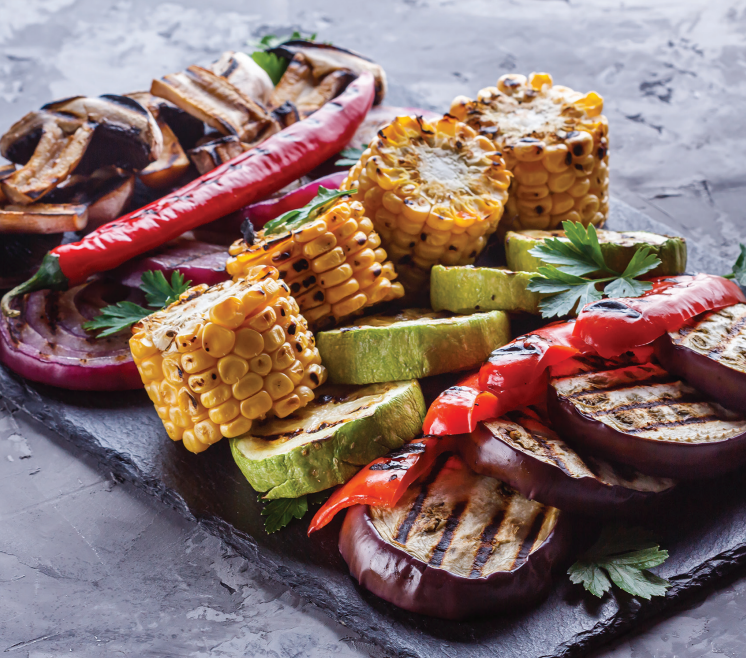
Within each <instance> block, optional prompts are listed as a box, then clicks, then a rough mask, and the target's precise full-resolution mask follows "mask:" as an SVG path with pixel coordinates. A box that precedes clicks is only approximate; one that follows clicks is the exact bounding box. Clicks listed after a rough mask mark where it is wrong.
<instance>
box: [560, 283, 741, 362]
mask: <svg viewBox="0 0 746 658" xmlns="http://www.w3.org/2000/svg"><path fill="white" fill-rule="evenodd" d="M744 302H746V297H744V295H743V293H742V292H741V289H740V288H739V287H738V286H737V285H736V284H735V283H734V282H732V281H728V280H727V279H724V278H722V277H719V276H713V275H711V274H697V275H696V276H678V277H670V278H657V279H653V288H652V289H651V290H649V291H648V292H646V293H644V294H643V295H642V296H641V297H634V298H621V299H604V300H601V301H599V302H594V303H592V304H588V305H587V306H585V307H584V308H583V310H582V311H581V312H580V314H579V315H578V320H577V322H576V323H575V329H574V331H573V335H574V337H575V338H576V339H577V340H579V341H582V342H583V343H585V344H586V345H587V346H588V347H589V348H590V349H592V350H595V351H596V352H597V353H598V354H599V355H600V356H602V357H604V358H609V357H613V356H617V355H619V354H623V353H624V352H626V351H628V350H630V349H633V348H635V347H639V346H641V345H647V344H648V343H652V342H653V341H654V340H655V339H656V338H658V337H659V336H662V335H663V334H664V333H666V332H667V331H675V330H676V329H678V328H679V327H680V326H681V325H682V324H684V322H686V321H687V320H688V319H689V318H691V317H694V316H695V315H699V314H700V313H704V312H705V311H711V310H715V309H719V308H724V307H726V306H731V305H732V304H739V303H744Z"/></svg>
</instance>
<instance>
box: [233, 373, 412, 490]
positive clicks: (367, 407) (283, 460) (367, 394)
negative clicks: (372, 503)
mask: <svg viewBox="0 0 746 658" xmlns="http://www.w3.org/2000/svg"><path fill="white" fill-rule="evenodd" d="M316 394H317V395H316V399H315V400H313V401H312V402H309V403H308V405H307V406H305V407H303V409H299V410H298V411H296V412H295V413H293V414H291V415H289V416H287V417H285V418H272V419H270V420H269V421H267V422H266V423H263V424H262V425H261V426H259V427H254V428H252V430H251V433H249V434H244V435H243V436H240V437H237V438H235V439H231V441H230V444H231V452H232V453H233V458H234V459H235V461H236V464H238V467H239V468H240V469H241V471H242V472H243V474H244V475H245V476H246V479H247V480H248V481H249V484H250V485H251V486H252V487H253V488H254V489H256V490H257V491H261V492H267V494H266V495H265V496H264V497H265V498H266V499H273V498H298V497H299V496H303V495H305V494H308V493H315V492H317V491H323V490H324V489H328V488H329V487H333V486H335V485H337V484H343V483H344V482H346V481H347V480H349V479H350V478H351V477H352V476H353V475H354V474H355V473H356V472H357V471H358V470H359V469H360V468H361V467H363V466H365V465H366V464H369V463H370V462H371V461H373V460H374V459H376V458H378V457H381V456H382V455H385V454H386V453H387V452H389V451H390V450H393V449H395V448H398V447H400V446H401V445H402V444H403V443H404V442H405V441H409V440H410V439H412V438H414V437H415V436H417V434H418V433H419V432H420V430H421V429H422V421H423V419H424V417H425V400H424V399H423V397H422V391H421V390H420V385H419V384H418V383H417V382H416V381H403V382H393V383H387V384H374V385H372V386H364V387H358V388H350V387H345V388H341V387H336V386H325V387H323V388H320V389H318V390H317V391H316Z"/></svg>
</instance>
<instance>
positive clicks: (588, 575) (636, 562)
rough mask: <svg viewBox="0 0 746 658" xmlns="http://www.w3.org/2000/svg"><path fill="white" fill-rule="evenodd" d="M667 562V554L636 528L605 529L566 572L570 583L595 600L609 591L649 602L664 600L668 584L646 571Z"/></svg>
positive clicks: (618, 527)
mask: <svg viewBox="0 0 746 658" xmlns="http://www.w3.org/2000/svg"><path fill="white" fill-rule="evenodd" d="M667 559H668V551H665V550H661V549H660V547H659V546H658V545H657V544H656V543H655V542H654V541H653V540H652V539H651V538H650V537H649V535H648V534H647V533H646V532H645V531H644V530H642V529H640V528H630V529H625V528H623V527H621V526H606V527H604V529H603V530H602V532H601V536H600V537H599V538H598V541H596V543H595V544H594V545H593V546H592V547H591V548H590V549H589V550H588V551H587V552H586V553H585V554H584V555H581V556H580V558H579V559H578V561H577V562H575V564H573V565H572V566H571V567H570V568H569V569H568V571H567V573H568V575H569V576H570V581H571V582H573V583H574V584H576V585H580V584H582V585H583V587H585V589H586V590H588V591H589V592H590V593H591V594H593V595H594V596H597V597H599V598H600V597H601V596H603V595H604V594H605V593H606V592H608V591H609V590H610V589H611V585H612V583H613V584H614V585H616V586H617V587H619V588H620V589H622V590H624V591H625V592H628V593H629V594H632V596H639V597H640V598H643V599H647V600H650V598H651V597H652V596H665V594H666V590H667V589H668V588H669V587H670V586H671V584H670V583H669V582H668V581H667V580H665V579H664V578H661V577H660V576H656V575H655V574H653V573H651V572H650V571H648V569H652V568H653V567H657V566H659V565H661V564H663V562H665V561H666V560H667Z"/></svg>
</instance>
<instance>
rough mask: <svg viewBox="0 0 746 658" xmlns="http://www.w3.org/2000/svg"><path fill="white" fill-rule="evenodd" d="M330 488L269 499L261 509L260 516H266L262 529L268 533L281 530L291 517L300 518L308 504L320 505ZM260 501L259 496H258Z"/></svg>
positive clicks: (327, 496)
mask: <svg viewBox="0 0 746 658" xmlns="http://www.w3.org/2000/svg"><path fill="white" fill-rule="evenodd" d="M331 493H332V492H331V490H330V489H328V490H326V491H317V492H316V493H312V494H308V495H305V496H301V497H300V498H276V499H275V500H270V501H268V502H267V504H266V505H265V506H264V509H263V510H262V516H266V517H267V519H266V520H265V521H264V529H265V530H266V531H267V533H268V534H270V535H271V534H272V533H273V532H277V531H278V530H282V528H284V527H285V526H286V525H287V524H288V523H290V522H291V521H292V520H293V519H302V518H303V516H304V515H305V514H306V512H308V506H309V505H321V504H322V503H324V502H325V501H326V499H327V498H329V496H330V495H331ZM259 500H260V501H261V497H260V498H259Z"/></svg>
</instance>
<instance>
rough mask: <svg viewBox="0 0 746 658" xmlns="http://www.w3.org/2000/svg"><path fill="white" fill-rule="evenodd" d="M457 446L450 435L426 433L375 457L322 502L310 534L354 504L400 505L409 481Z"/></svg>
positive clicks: (309, 528)
mask: <svg viewBox="0 0 746 658" xmlns="http://www.w3.org/2000/svg"><path fill="white" fill-rule="evenodd" d="M454 448H455V440H453V439H452V438H450V437H444V438H439V437H435V436H423V437H422V438H419V439H415V440H414V441H410V442H409V443H406V444H404V445H403V446H402V447H401V448H399V449H398V450H394V451H393V452H390V453H389V454H388V455H386V456H385V457H379V458H378V459H376V460H374V461H372V462H371V463H370V464H368V466H366V467H365V468H363V469H362V470H361V471H359V472H358V473H357V474H356V475H355V476H354V477H353V478H352V479H351V480H350V481H349V482H347V483H346V484H343V485H342V486H341V487H340V488H339V489H337V490H336V491H335V492H334V493H333V494H332V495H331V497H330V498H329V500H327V501H326V502H325V503H324V504H323V505H322V507H321V509H320V510H319V511H318V512H316V515H315V516H314V517H313V519H312V521H311V525H310V526H309V527H308V534H309V535H310V534H311V533H312V532H316V530H320V529H321V528H323V527H324V526H325V525H326V524H327V523H329V522H330V521H331V520H332V519H333V518H334V516H335V515H336V514H337V512H341V511H342V510H343V509H345V508H346V507H351V506H352V505H374V506H381V507H391V506H393V505H396V503H397V502H398V501H399V499H400V498H401V497H402V495H404V492H405V491H406V490H407V488H408V487H409V485H410V484H412V482H414V481H415V480H416V479H417V478H418V477H420V475H422V474H423V473H425V472H427V471H428V470H429V469H430V467H431V466H432V464H433V462H434V461H435V460H436V459H437V458H438V456H439V455H442V454H443V453H444V452H448V451H451V450H454Z"/></svg>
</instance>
